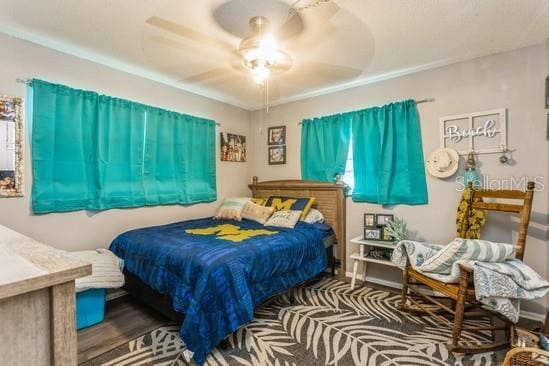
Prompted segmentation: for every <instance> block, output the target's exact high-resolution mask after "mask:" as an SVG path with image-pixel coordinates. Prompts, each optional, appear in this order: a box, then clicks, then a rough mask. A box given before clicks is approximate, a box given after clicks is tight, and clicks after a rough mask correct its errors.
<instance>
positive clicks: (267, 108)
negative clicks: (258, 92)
mask: <svg viewBox="0 0 549 366" xmlns="http://www.w3.org/2000/svg"><path fill="white" fill-rule="evenodd" d="M266 88H267V89H266V90H265V93H266V94H267V100H266V101H265V104H266V107H265V111H266V112H267V113H269V79H267V86H266Z"/></svg>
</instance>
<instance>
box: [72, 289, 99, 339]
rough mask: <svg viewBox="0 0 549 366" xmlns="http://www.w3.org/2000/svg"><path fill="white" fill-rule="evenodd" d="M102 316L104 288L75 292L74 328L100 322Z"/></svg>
mask: <svg viewBox="0 0 549 366" xmlns="http://www.w3.org/2000/svg"><path fill="white" fill-rule="evenodd" d="M104 317H105V289H104V288H93V289H89V290H86V291H82V292H78V293H77V294H76V329H82V328H85V327H89V326H90V325H94V324H97V323H100V322H102V321H103V318H104Z"/></svg>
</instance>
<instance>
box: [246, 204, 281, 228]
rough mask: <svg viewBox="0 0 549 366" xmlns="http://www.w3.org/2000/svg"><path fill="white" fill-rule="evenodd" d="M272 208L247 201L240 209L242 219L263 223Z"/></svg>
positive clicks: (269, 215)
mask: <svg viewBox="0 0 549 366" xmlns="http://www.w3.org/2000/svg"><path fill="white" fill-rule="evenodd" d="M273 211H274V208H272V207H265V206H261V205H257V204H255V203H253V202H252V201H248V202H247V203H246V204H245V205H244V208H243V209H242V213H241V216H242V218H243V219H248V220H252V221H255V222H259V223H260V224H264V223H265V222H266V221H267V220H268V219H269V217H271V215H272V213H273Z"/></svg>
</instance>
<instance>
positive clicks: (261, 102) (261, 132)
mask: <svg viewBox="0 0 549 366" xmlns="http://www.w3.org/2000/svg"><path fill="white" fill-rule="evenodd" d="M258 87H259V134H260V135H262V134H263V84H259V85H258Z"/></svg>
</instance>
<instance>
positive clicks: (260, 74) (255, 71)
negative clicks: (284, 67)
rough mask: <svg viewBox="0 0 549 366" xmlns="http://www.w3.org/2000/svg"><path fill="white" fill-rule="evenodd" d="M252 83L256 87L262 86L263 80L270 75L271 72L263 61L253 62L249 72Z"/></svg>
mask: <svg viewBox="0 0 549 366" xmlns="http://www.w3.org/2000/svg"><path fill="white" fill-rule="evenodd" d="M250 72H251V74H252V78H253V79H254V82H255V83H256V84H258V85H263V83H264V82H265V80H267V78H268V77H269V75H270V74H271V70H270V69H269V67H268V66H267V64H266V63H265V62H264V61H261V60H258V61H256V62H254V66H253V67H252V68H251V70H250Z"/></svg>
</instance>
